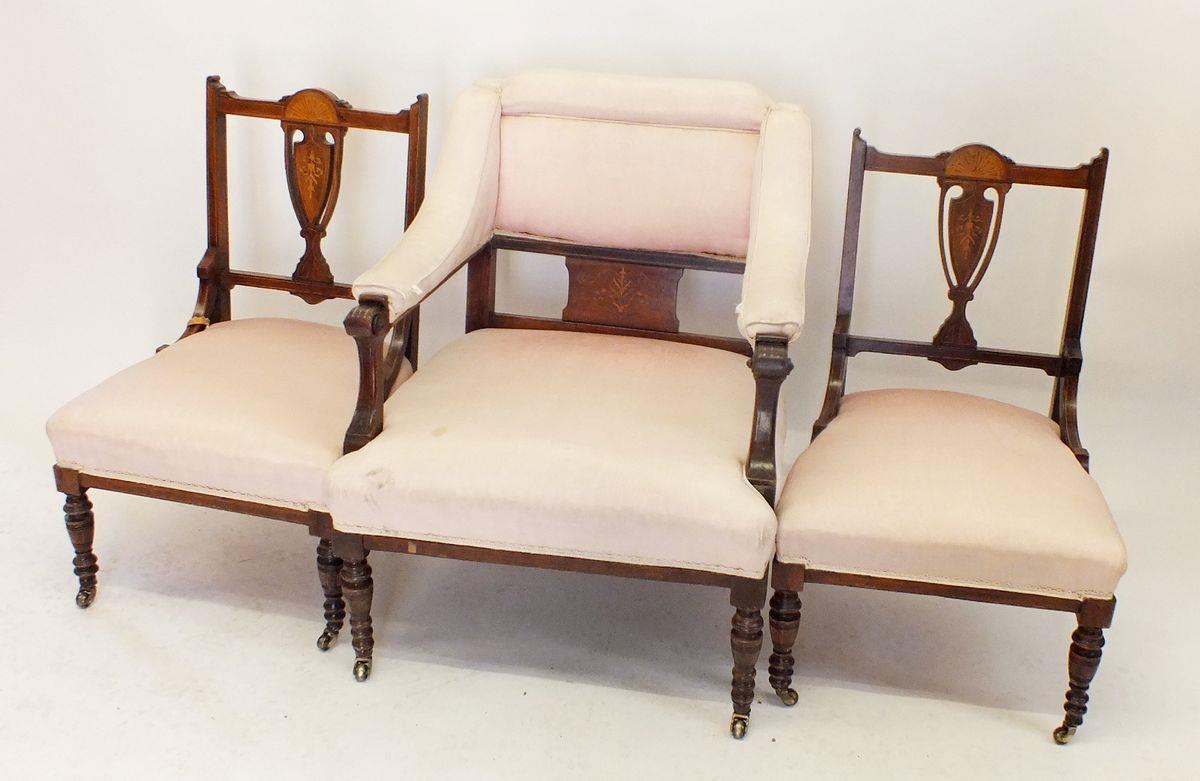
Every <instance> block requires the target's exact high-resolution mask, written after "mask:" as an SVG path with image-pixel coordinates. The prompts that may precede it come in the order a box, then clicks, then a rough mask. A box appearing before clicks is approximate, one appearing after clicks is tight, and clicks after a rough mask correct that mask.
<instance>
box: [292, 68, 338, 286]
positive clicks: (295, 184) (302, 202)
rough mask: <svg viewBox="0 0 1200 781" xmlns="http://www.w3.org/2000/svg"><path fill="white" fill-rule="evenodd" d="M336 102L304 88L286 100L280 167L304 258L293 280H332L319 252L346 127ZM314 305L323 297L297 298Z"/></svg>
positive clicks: (330, 211)
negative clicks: (301, 243)
mask: <svg viewBox="0 0 1200 781" xmlns="http://www.w3.org/2000/svg"><path fill="white" fill-rule="evenodd" d="M338 105H339V104H338V102H337V99H336V98H335V97H334V96H333V95H331V94H329V93H327V92H324V91H323V90H315V89H310V90H303V91H301V92H297V93H296V94H295V95H292V96H291V97H289V98H286V99H285V106H284V116H283V122H282V124H283V132H284V144H283V148H284V164H285V168H286V169H287V181H288V192H289V194H290V195H291V199H292V209H293V210H294V211H295V212H296V219H297V220H299V222H300V235H301V236H302V237H303V238H304V242H305V248H304V255H303V257H301V258H300V262H299V263H298V264H297V266H296V270H295V271H293V272H292V279H295V280H298V281H308V282H332V281H333V273H332V272H331V271H330V270H329V264H328V263H327V262H326V260H325V256H324V254H323V253H322V252H321V239H323V238H324V237H325V230H326V228H327V227H328V226H329V220H330V218H331V217H332V216H333V208H334V206H335V205H336V204H337V196H338V187H339V185H340V183H341V178H342V142H343V140H344V138H345V133H346V131H345V128H344V127H341V126H340V125H339V124H338V119H337V116H338V115H337V108H338ZM300 297H301V298H303V299H304V300H305V301H308V302H309V303H310V304H311V303H316V302H318V301H322V300H324V299H325V296H324V295H317V294H315V293H314V294H313V295H312V296H305V295H303V294H301V296H300Z"/></svg>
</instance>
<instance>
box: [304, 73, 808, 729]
mask: <svg viewBox="0 0 1200 781" xmlns="http://www.w3.org/2000/svg"><path fill="white" fill-rule="evenodd" d="M442 149H443V151H442V158H441V161H440V164H439V166H438V168H437V171H436V172H435V174H434V177H433V178H432V180H431V183H430V189H429V197H428V199H427V200H426V202H425V205H424V206H423V207H422V210H421V213H420V214H419V215H418V217H417V219H416V221H415V222H414V223H413V225H412V228H411V229H410V230H409V231H408V232H407V233H406V234H405V236H404V238H403V239H402V240H401V242H400V244H399V245H398V246H397V248H396V249H395V250H394V251H393V252H392V253H391V254H390V255H389V256H388V257H386V258H385V259H384V260H383V261H381V262H380V263H379V265H377V266H376V267H375V268H374V269H372V270H371V271H368V272H367V273H366V274H364V275H363V276H361V277H359V279H358V280H356V282H355V285H354V290H355V293H356V294H357V295H358V299H359V306H358V308H357V309H355V310H354V312H352V313H351V315H350V317H349V318H348V319H347V329H348V330H349V331H350V332H351V333H353V334H355V336H356V338H358V340H359V343H360V345H361V347H362V351H361V354H362V376H363V392H362V393H361V394H360V397H359V401H360V406H359V414H358V415H356V417H355V427H353V428H352V430H351V432H350V433H349V435H348V444H349V445H350V446H351V447H353V446H356V445H362V447H361V449H359V450H357V451H355V452H352V453H350V454H348V455H346V456H345V457H344V458H342V459H341V460H339V461H338V462H337V463H336V464H335V465H334V466H333V468H332V469H331V471H330V478H329V499H330V505H329V507H330V512H331V515H332V529H323V528H319V529H315V530H314V531H315V533H317V534H321V535H332V536H333V539H334V549H335V552H336V553H337V555H338V556H340V557H341V558H343V559H344V560H345V561H346V566H345V568H344V570H343V572H342V584H343V591H344V592H345V595H346V601H347V603H348V605H349V619H350V630H351V634H352V637H353V642H354V649H355V655H356V660H355V666H354V672H355V677H356V678H358V679H359V680H365V679H366V678H367V677H368V675H369V674H370V670H371V661H372V649H373V646H374V640H373V635H372V628H371V617H370V605H371V598H372V591H373V584H372V580H371V570H370V566H369V565H368V563H367V553H368V551H372V550H386V551H397V552H403V553H410V554H417V555H424V556H438V557H445V558H455V559H463V560H469V561H484V562H497V563H505V564H516V565H521V566H529V567H544V568H551V569H560V570H572V571H577V572H588V573H598V574H607V575H618V576H623V577H632V578H644V579H649V580H664V581H676V582H682V583H696V584H702V585H709V586H718V587H721V588H724V589H728V590H729V592H730V601H731V603H732V604H733V606H734V607H735V612H734V616H733V625H732V634H731V647H732V652H733V660H734V667H733V684H732V699H733V711H734V715H733V719H732V722H731V725H730V729H731V732H732V734H733V735H734V736H735V737H738V738H740V737H742V736H743V735H744V734H745V732H746V728H747V724H748V718H749V713H750V704H751V702H752V700H753V696H754V671H755V663H756V660H757V658H758V655H759V651H760V648H761V645H762V639H763V618H762V608H763V604H764V601H765V599H766V571H767V565H768V563H769V562H770V559H771V555H772V553H773V546H774V537H775V516H774V512H773V510H772V504H773V502H774V499H775V485H776V484H775V447H776V436H775V435H776V425H775V422H776V406H777V402H778V399H779V391H780V385H781V383H782V382H783V380H784V378H785V377H786V376H787V374H788V372H789V370H790V369H791V362H790V361H789V359H788V352H787V345H788V341H789V340H790V339H791V338H793V337H795V336H796V335H797V334H798V333H799V330H800V325H801V320H802V318H803V292H802V291H803V283H804V271H805V262H806V259H807V254H808V230H809V208H810V207H809V201H810V178H811V159H810V156H811V141H810V135H809V128H808V120H807V118H806V117H805V116H804V114H803V113H802V112H801V111H800V109H799V108H797V107H795V106H789V105H785V104H777V103H772V102H771V100H770V99H769V98H768V97H767V96H766V95H763V94H762V93H761V92H759V91H758V90H757V89H755V88H753V87H751V86H750V85H746V84H738V83H732V82H708V81H699V80H687V79H646V78H635V77H622V76H608V75H601V74H578V73H566V72H559V71H549V72H534V73H527V74H523V75H520V76H517V77H515V78H513V79H511V80H509V81H506V82H502V83H501V82H485V83H481V84H479V85H477V86H475V87H474V88H472V89H470V90H468V91H467V92H466V93H464V94H463V95H462V96H461V97H460V98H459V99H458V101H457V102H456V104H455V107H454V110H453V112H452V114H451V118H450V121H449V125H448V129H447V133H446V139H445V142H444V144H443V147H442ZM502 250H517V251H522V252H532V253H539V254H546V255H557V256H565V258H566V266H567V271H568V274H569V288H568V292H567V303H566V307H565V308H564V309H563V312H562V318H561V319H550V318H538V317H529V316H523V315H517V314H509V313H505V312H503V311H498V310H497V306H496V264H497V252H498V251H502ZM464 265H466V266H467V267H468V271H467V274H468V276H467V307H466V308H467V313H466V329H467V331H468V332H469V333H467V335H466V336H464V337H462V338H461V339H459V340H457V341H456V342H453V343H451V344H450V345H449V346H447V347H445V348H444V349H443V350H442V351H441V352H439V353H438V354H437V355H436V356H434V357H433V358H432V359H431V360H429V361H427V362H426V363H425V365H424V366H423V367H422V369H421V371H419V372H418V373H417V374H416V375H415V376H414V377H413V379H412V380H410V381H409V382H408V383H405V385H404V386H402V387H401V388H399V389H398V390H397V391H396V393H395V395H393V397H392V398H391V399H390V400H389V401H388V402H387V405H386V420H385V415H384V412H385V407H384V396H383V394H382V393H381V392H380V384H379V382H378V380H377V378H378V377H379V372H380V369H379V365H380V361H381V356H382V341H381V340H382V338H383V335H384V334H385V333H386V332H387V329H388V328H389V327H390V324H391V323H392V322H395V321H396V320H397V318H402V317H404V316H405V313H406V312H408V311H411V308H412V307H414V306H416V305H418V304H419V303H420V302H421V301H423V300H424V299H425V298H426V297H427V296H429V295H430V294H431V293H432V292H433V291H434V290H436V289H437V288H438V287H439V286H440V285H442V284H443V282H445V280H446V279H448V278H449V277H450V276H451V275H452V274H454V273H455V271H456V270H458V269H459V268H461V267H462V266H464ZM684 270H697V271H714V272H720V273H728V274H742V275H743V284H742V297H741V304H740V308H739V317H738V323H739V327H740V330H741V332H742V334H743V337H744V338H743V339H736V338H729V337H719V336H710V335H704V334H694V333H684V332H681V331H680V324H679V319H678V317H677V316H676V297H677V292H678V285H679V281H680V277H681V276H682V274H683V271H684ZM747 357H748V358H749V366H750V371H746V368H745V364H746V358H747ZM747 440H749V443H750V444H749V451H748V453H747V449H746V442H747Z"/></svg>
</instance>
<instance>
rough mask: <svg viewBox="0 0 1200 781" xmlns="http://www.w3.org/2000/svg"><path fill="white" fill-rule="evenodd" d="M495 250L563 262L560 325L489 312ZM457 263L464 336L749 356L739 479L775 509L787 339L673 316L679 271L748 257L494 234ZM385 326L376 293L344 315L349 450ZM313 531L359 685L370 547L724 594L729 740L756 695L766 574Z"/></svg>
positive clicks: (382, 364) (375, 400) (369, 413)
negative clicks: (604, 341)
mask: <svg viewBox="0 0 1200 781" xmlns="http://www.w3.org/2000/svg"><path fill="white" fill-rule="evenodd" d="M497 250H518V251H522V252H530V253H536V254H543V255H559V256H564V257H565V258H566V265H567V269H568V274H569V283H568V284H569V287H568V294H567V305H566V307H565V308H564V310H563V314H562V318H561V319H552V318H541V317H528V316H524V315H516V314H509V313H505V312H498V311H496V259H497V258H496V253H497ZM463 265H466V266H467V267H468V268H467V307H466V310H467V311H466V330H467V331H468V332H470V331H474V330H477V329H480V328H521V329H535V330H543V329H550V330H561V331H576V332H587V333H599V334H609V335H619V336H635V337H643V338H650V339H662V340H667V341H676V342H685V343H688V344H697V345H702V346H705V347H712V348H717V349H722V350H728V351H731V352H735V353H739V354H741V355H746V356H748V357H749V361H748V365H749V367H750V371H751V372H752V374H753V376H754V379H755V387H756V395H755V406H754V410H753V418H752V420H751V421H750V430H751V434H750V445H749V452H748V456H747V460H746V471H745V473H746V477H747V479H748V480H749V481H750V483H751V484H752V485H753V486H754V487H755V488H756V489H757V490H758V491H759V492H760V493H761V494H762V496H763V498H764V499H765V500H766V501H767V502H768V503H769V504H770V505H771V506H772V507H773V506H774V504H775V487H776V464H775V426H776V411H777V407H778V401H779V392H780V386H781V385H782V383H783V380H784V379H785V378H786V377H787V375H788V373H789V372H790V371H791V369H792V363H791V360H790V359H789V358H788V348H787V340H786V339H784V338H782V337H767V336H760V337H758V338H757V339H756V340H755V341H754V344H753V346H751V345H749V344H748V343H747V342H746V341H745V340H744V339H739V338H730V337H721V336H710V335H707V334H695V333H681V332H680V331H679V321H678V318H677V317H676V315H675V313H676V306H677V294H678V284H679V280H680V278H681V277H682V274H683V271H684V270H685V269H693V270H703V271H715V272H721V273H728V274H742V273H744V271H745V261H743V260H741V259H739V258H729V257H723V256H717V255H708V254H692V253H676V252H659V251H646V250H632V249H617V248H612V247H597V246H585V245H580V244H575V243H569V242H558V241H552V240H547V239H543V238H538V237H533V236H527V235H520V234H509V233H499V232H498V233H496V234H495V235H493V237H492V238H491V240H490V241H489V242H488V243H487V244H485V245H484V246H483V247H482V248H480V249H479V250H478V251H477V252H476V253H474V254H473V255H472V256H471V257H470V258H469V259H468V260H467V261H466V262H465V263H464V264H463ZM460 268H461V266H460ZM387 327H388V306H387V301H386V300H385V299H383V298H379V297H372V296H363V297H362V298H361V299H360V302H359V305H358V306H357V307H356V308H355V309H354V311H353V312H351V313H350V315H349V316H348V317H347V318H346V330H347V331H348V332H349V333H351V334H352V335H354V337H355V338H356V339H357V340H358V343H359V355H360V358H361V370H362V386H361V389H360V393H359V406H358V410H357V411H356V413H355V416H354V423H353V424H352V425H351V428H350V431H348V432H347V437H346V450H347V452H350V451H352V450H356V449H358V448H359V447H361V446H362V445H364V444H366V443H367V442H369V441H370V440H371V439H372V438H373V437H374V436H375V435H377V434H378V433H379V432H380V431H381V430H382V428H383V402H384V400H385V399H386V395H385V393H384V392H383V387H384V386H383V383H382V381H381V379H380V378H381V377H383V376H384V375H385V372H386V360H385V357H384V345H383V339H384V335H385V333H386V330H387ZM312 531H313V534H316V535H319V536H321V537H323V538H330V537H331V538H332V539H333V546H334V552H335V554H336V555H337V556H338V557H340V558H341V559H343V560H344V561H345V568H344V569H343V570H342V591H343V593H344V594H345V599H346V603H347V605H348V607H349V619H350V632H351V636H352V638H353V644H354V650H355V656H356V659H355V665H354V674H355V678H356V679H358V680H360V681H361V680H365V679H366V678H367V677H368V676H369V675H370V671H371V654H372V648H373V646H374V640H373V639H372V629H371V616H370V608H371V598H372V589H373V584H372V580H371V568H370V565H369V564H368V563H367V554H368V553H369V552H370V551H373V550H381V551H394V552H400V553H410V554H416V555H421V556H434V557H438V558H449V559H460V560H465V561H481V562H488V563H496V564H516V565H520V566H525V567H538V568H544V569H556V570H568V571H574V572H586V573H593V574H601V575H616V576H620V577H626V578H640V579H645V580H658V581H671V582H677V583H694V584H698V585H706V586H718V587H722V588H727V589H729V592H730V604H731V605H732V606H733V607H734V608H735V611H734V616H733V620H732V629H731V633H730V644H731V649H732V653H733V659H734V668H733V684H732V690H731V697H732V700H733V710H734V715H733V719H732V722H731V725H730V729H731V732H732V733H733V735H734V736H735V737H738V738H741V737H742V736H744V735H745V732H746V729H747V726H748V719H749V715H750V705H751V702H752V701H753V698H754V675H755V665H756V663H757V660H758V657H759V655H760V652H761V649H762V642H763V617H762V610H763V606H764V604H765V601H766V589H767V578H766V576H765V575H764V577H763V578H761V579H752V578H744V577H737V576H734V575H729V574H724V573H712V572H705V571H702V570H691V569H683V568H676V567H666V566H655V565H645V564H629V563H621V562H608V561H597V560H592V559H585V558H575V557H570V556H557V555H548V554H539V553H525V552H517V551H507V550H492V549H488V548H482V547H473V546H467V545H455V544H449V543H439V542H428V541H425V540H416V539H403V538H397V537H386V536H376V535H358V534H350V533H343V532H338V531H335V530H334V529H333V528H332V526H315V527H313V530H312Z"/></svg>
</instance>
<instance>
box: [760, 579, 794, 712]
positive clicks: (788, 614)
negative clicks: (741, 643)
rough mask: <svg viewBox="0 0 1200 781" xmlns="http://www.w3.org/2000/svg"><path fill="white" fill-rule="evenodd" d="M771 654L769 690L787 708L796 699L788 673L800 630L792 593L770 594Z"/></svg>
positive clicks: (789, 672)
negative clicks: (777, 696) (770, 689)
mask: <svg viewBox="0 0 1200 781" xmlns="http://www.w3.org/2000/svg"><path fill="white" fill-rule="evenodd" d="M770 616H771V650H772V651H773V653H772V654H771V660H770V667H768V668H767V671H768V673H769V675H770V680H771V688H772V689H774V690H775V693H776V694H778V695H779V699H781V700H783V704H784V705H787V706H789V707H791V706H792V705H795V704H796V701H797V700H799V699H800V697H799V695H798V694H796V690H795V689H793V688H792V670H793V669H794V668H795V666H796V658H795V657H794V656H793V655H792V647H793V646H794V645H795V644H796V634H797V633H798V632H799V631H800V594H798V593H797V592H795V591H776V592H775V593H774V594H773V595H771V613H770Z"/></svg>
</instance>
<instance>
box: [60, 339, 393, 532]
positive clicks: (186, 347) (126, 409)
mask: <svg viewBox="0 0 1200 781" xmlns="http://www.w3.org/2000/svg"><path fill="white" fill-rule="evenodd" d="M410 374H411V370H410V369H409V368H408V367H407V366H406V367H405V368H404V370H403V371H402V374H401V380H403V379H404V378H405V377H407V376H408V375H410ZM357 392H358V359H357V352H356V349H355V346H354V340H353V339H351V338H350V337H349V336H347V335H346V333H345V332H344V331H343V330H342V329H340V328H335V327H333V326H327V325H319V324H316V323H306V322H301V321H296V320H284V319H274V318H260V319H246V320H233V321H231V322H227V323H217V324H215V325H212V326H210V327H209V328H207V329H206V330H204V331H202V332H200V333H198V334H195V335H193V336H189V337H187V338H186V339H183V340H181V341H179V342H176V343H175V344H172V345H171V346H170V347H168V348H167V349H165V350H163V351H161V352H159V353H157V354H156V355H154V356H153V357H151V358H148V359H146V360H144V361H142V362H141V363H138V364H136V365H134V366H131V367H130V368H128V369H126V370H125V371H123V372H121V373H119V374H117V375H115V376H113V377H111V378H109V379H108V380H105V381H104V382H102V383H101V384H100V385H98V386H96V387H95V388H92V389H91V390H89V391H87V392H86V393H84V394H83V395H82V396H80V397H78V398H77V399H75V400H74V401H71V402H69V403H68V404H67V405H66V406H64V407H63V408H62V409H60V410H59V411H58V412H56V413H55V414H54V415H53V417H51V418H50V421H49V422H48V423H47V424H46V430H47V433H48V434H49V435H50V441H51V443H52V444H53V446H54V454H55V457H56V458H57V461H58V463H59V465H61V466H65V467H70V468H73V469H79V470H81V471H84V472H87V473H90V474H97V475H105V476H110V477H119V478H123V479H128V480H135V481H139V482H149V483H156V484H162V485H167V486H171V487H177V488H183V489H187V490H191V491H199V492H202V493H210V494H219V495H228V496H233V497H236V498H240V499H246V500H249V501H255V502H263V503H268V504H276V505H283V506H294V507H301V508H307V507H323V506H324V503H325V501H324V500H325V497H324V486H325V473H326V471H327V470H328V469H329V465H330V464H332V463H333V462H334V460H336V459H337V457H338V456H339V455H341V452H342V438H343V437H344V436H345V433H346V427H347V426H348V425H349V423H350V417H351V415H352V414H353V412H354V404H355V398H356V396H357Z"/></svg>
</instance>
